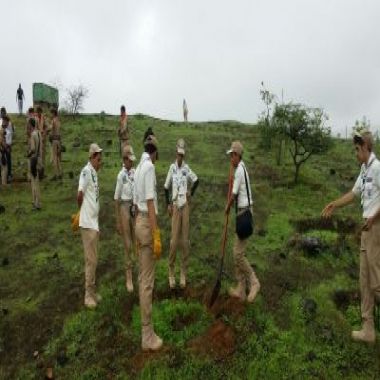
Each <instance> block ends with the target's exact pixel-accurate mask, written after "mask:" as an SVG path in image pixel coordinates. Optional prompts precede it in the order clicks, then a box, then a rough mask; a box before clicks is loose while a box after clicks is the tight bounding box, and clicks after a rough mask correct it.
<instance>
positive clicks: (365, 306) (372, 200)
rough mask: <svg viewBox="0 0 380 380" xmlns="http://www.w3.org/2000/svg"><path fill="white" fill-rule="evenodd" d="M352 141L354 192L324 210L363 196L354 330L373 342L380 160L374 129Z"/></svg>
mask: <svg viewBox="0 0 380 380" xmlns="http://www.w3.org/2000/svg"><path fill="white" fill-rule="evenodd" d="M353 143H354V146H355V152H356V158H357V160H358V161H359V163H361V169H360V174H359V176H358V178H357V180H356V182H355V185H354V187H353V188H352V190H351V191H349V192H348V193H346V194H345V195H343V196H342V197H340V198H338V199H336V200H334V201H332V202H330V203H329V204H328V205H327V206H326V207H325V208H324V209H323V211H322V216H323V217H326V218H328V217H330V216H331V215H332V213H333V212H334V211H335V209H337V208H340V207H344V206H346V205H348V204H350V203H352V202H353V201H354V199H355V197H356V198H359V199H360V204H361V208H362V212H363V226H362V232H361V244H360V275H359V281H360V294H361V316H362V328H361V330H359V331H353V332H352V334H351V336H352V339H354V340H356V341H363V342H368V343H373V342H375V340H376V332H375V326H374V320H373V318H374V304H375V300H379V299H380V240H379V236H380V162H379V160H378V159H377V158H376V156H375V153H374V152H373V145H374V144H373V137H372V134H371V132H369V131H367V130H362V131H358V132H355V133H354V136H353Z"/></svg>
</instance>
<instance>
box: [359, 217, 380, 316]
mask: <svg viewBox="0 0 380 380" xmlns="http://www.w3.org/2000/svg"><path fill="white" fill-rule="evenodd" d="M360 293H361V312H362V318H363V320H373V308H374V303H375V295H379V296H380V221H376V222H375V223H374V224H373V225H372V228H371V229H370V230H369V231H362V235H361V245H360Z"/></svg>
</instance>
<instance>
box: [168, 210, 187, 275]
mask: <svg viewBox="0 0 380 380" xmlns="http://www.w3.org/2000/svg"><path fill="white" fill-rule="evenodd" d="M178 243H181V245H182V257H181V273H183V274H184V275H185V276H186V274H187V268H188V262H189V205H188V204H187V203H186V204H185V205H184V206H183V207H182V208H180V209H179V208H178V207H177V206H174V205H173V215H172V236H171V240H170V251H169V269H170V271H171V273H174V271H175V259H176V253H177V247H178Z"/></svg>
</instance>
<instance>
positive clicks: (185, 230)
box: [0, 106, 380, 350]
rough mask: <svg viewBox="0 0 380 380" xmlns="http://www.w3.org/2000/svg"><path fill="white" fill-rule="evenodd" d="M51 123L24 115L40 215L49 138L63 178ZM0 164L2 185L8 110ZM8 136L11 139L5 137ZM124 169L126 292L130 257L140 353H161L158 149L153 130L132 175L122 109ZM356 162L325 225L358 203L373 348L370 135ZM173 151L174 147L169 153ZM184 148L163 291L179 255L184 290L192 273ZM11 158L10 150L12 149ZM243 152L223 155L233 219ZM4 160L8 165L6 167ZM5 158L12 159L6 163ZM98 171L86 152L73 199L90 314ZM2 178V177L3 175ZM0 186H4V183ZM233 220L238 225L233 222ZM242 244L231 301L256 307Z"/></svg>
mask: <svg viewBox="0 0 380 380" xmlns="http://www.w3.org/2000/svg"><path fill="white" fill-rule="evenodd" d="M51 115H52V118H51V122H50V123H48V122H47V121H46V120H45V118H44V115H43V113H42V109H41V108H37V112H36V113H35V112H34V109H33V108H30V109H29V111H28V114H27V123H26V125H27V127H26V133H27V137H28V157H29V171H30V179H31V184H32V195H33V207H34V209H40V207H41V204H40V190H39V179H40V178H41V177H42V175H41V171H42V169H43V168H44V163H45V155H46V140H47V136H48V135H50V141H51V148H52V160H53V163H54V168H55V176H54V177H53V178H54V179H57V178H61V175H62V169H61V165H60V149H61V146H60V141H61V135H60V122H59V119H58V113H57V110H56V109H53V110H52V111H51ZM0 126H1V129H0V155H1V156H0V158H1V177H2V181H4V178H7V175H8V173H9V172H10V173H11V171H10V170H9V169H8V163H9V162H11V158H10V157H11V156H10V153H7V147H8V146H11V145H12V134H13V130H14V129H13V127H12V124H11V123H10V120H9V117H8V116H7V114H6V110H5V109H1V124H0ZM8 131H10V132H8ZM118 136H119V139H120V151H121V157H122V168H121V170H120V171H119V173H118V174H117V177H116V186H115V193H114V202H115V215H116V231H117V232H118V234H120V235H121V237H122V240H123V245H124V251H125V286H126V288H127V291H128V292H133V291H134V281H133V259H132V255H133V252H135V253H136V255H137V257H138V264H139V265H138V273H139V275H138V289H139V302H140V312H141V325H142V332H141V333H142V338H141V339H142V340H141V344H142V348H143V350H159V349H160V348H161V347H162V345H163V342H162V339H161V338H160V337H159V336H157V334H156V333H155V331H154V328H153V322H152V294H153V288H154V280H155V265H156V260H157V259H159V258H160V256H161V254H162V246H161V232H160V229H159V223H158V198H157V181H156V173H155V163H156V161H157V159H158V151H159V145H158V141H157V138H156V136H155V135H154V133H153V130H152V128H149V129H148V130H147V131H146V133H145V135H144V139H143V148H144V152H143V153H142V155H141V158H140V161H139V163H138V165H137V167H135V166H134V164H135V162H136V156H135V154H134V150H133V148H132V146H131V139H130V137H131V136H130V130H129V128H128V118H127V114H126V110H125V107H124V106H122V107H121V115H120V123H119V127H118ZM353 144H354V147H355V151H356V157H357V160H358V161H359V163H360V164H361V170H360V173H359V176H358V178H357V180H356V182H355V185H354V187H353V189H352V190H351V191H349V192H348V193H347V194H345V195H343V196H342V197H340V198H339V199H336V200H334V201H332V202H330V203H329V204H328V205H327V206H326V207H325V208H324V209H323V211H322V217H326V218H328V217H330V216H331V215H332V213H333V212H334V211H335V209H337V208H339V207H343V206H345V205H347V204H349V203H352V202H353V201H354V199H355V198H360V201H361V202H360V203H361V207H362V211H363V220H364V223H363V228H362V234H361V246H360V292H361V313H362V328H361V330H359V331H353V332H352V338H353V339H354V340H357V341H364V342H369V343H373V342H374V341H375V339H376V333H375V327H374V305H375V302H376V300H380V240H379V236H380V161H379V160H378V159H377V158H376V156H375V154H374V152H373V147H374V142H373V136H372V134H371V133H370V132H369V131H367V130H361V131H357V132H356V133H355V135H354V136H353ZM173 148H174V147H173ZM186 150H187V148H186V144H185V141H184V139H182V138H180V139H178V141H177V143H176V147H175V150H174V149H173V155H174V154H175V160H174V162H173V163H171V164H170V166H169V169H168V173H167V176H166V180H165V183H164V184H163V189H162V190H163V191H164V193H165V200H166V207H167V212H168V214H169V216H170V217H171V222H172V223H171V239H170V249H169V259H168V285H169V287H170V288H171V289H174V288H175V287H176V254H177V250H178V248H179V246H180V247H181V263H180V276H179V285H180V287H181V288H182V289H184V288H186V285H187V281H188V266H189V256H190V247H189V225H190V224H189V217H190V210H191V207H190V204H191V198H192V197H193V196H194V194H195V192H196V190H197V188H198V185H199V179H198V176H197V175H196V174H195V173H194V172H193V171H192V170H191V168H190V167H189V165H188V163H187V162H185V155H186ZM9 152H10V149H9ZM243 152H244V149H243V145H242V144H241V142H240V141H234V142H232V144H231V147H230V149H228V150H227V151H226V154H227V157H228V159H229V160H230V163H231V167H232V168H233V169H234V175H233V180H232V183H231V191H230V192H229V198H228V201H227V204H226V207H225V214H226V215H228V214H229V213H230V209H231V207H232V205H233V204H235V209H236V216H237V218H238V217H239V216H241V215H243V214H245V213H246V212H247V211H249V213H250V214H252V203H253V197H252V192H251V184H250V179H249V173H248V170H247V168H246V166H245V164H244V161H243ZM3 157H5V161H4V160H3ZM8 157H9V158H8ZM101 163H102V149H101V148H100V147H99V145H98V144H96V143H93V144H91V145H90V149H89V154H88V162H87V164H86V165H85V166H84V168H83V169H82V170H81V173H80V177H79V186H78V193H77V203H78V206H79V208H80V211H79V227H80V229H81V238H82V242H83V249H84V261H85V294H84V304H85V306H86V307H88V308H95V307H96V306H97V304H98V302H100V301H101V297H100V295H99V294H98V293H97V292H96V267H97V246H98V240H99V220H98V216H99V183H98V174H97V173H98V171H99V169H100V168H101ZM4 173H6V174H4ZM3 183H4V182H3ZM237 220H238V219H237ZM248 239H249V238H247V237H241V236H240V235H239V233H238V232H237V233H236V235H235V241H234V245H233V257H234V269H235V275H236V280H237V286H236V287H234V288H231V289H230V290H229V294H230V296H231V297H236V298H238V299H240V300H241V301H247V302H254V300H255V299H256V296H257V294H258V292H259V291H260V282H259V280H258V278H257V276H256V274H255V272H254V270H253V269H252V267H251V265H250V264H249V262H248V260H247V258H246V248H247V243H248Z"/></svg>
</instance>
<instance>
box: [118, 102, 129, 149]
mask: <svg viewBox="0 0 380 380" xmlns="http://www.w3.org/2000/svg"><path fill="white" fill-rule="evenodd" d="M117 134H118V136H119V140H120V152H121V153H122V152H123V148H124V147H125V146H126V145H129V128H128V115H127V112H126V110H125V106H121V107H120V120H119V128H118V130H117Z"/></svg>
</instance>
